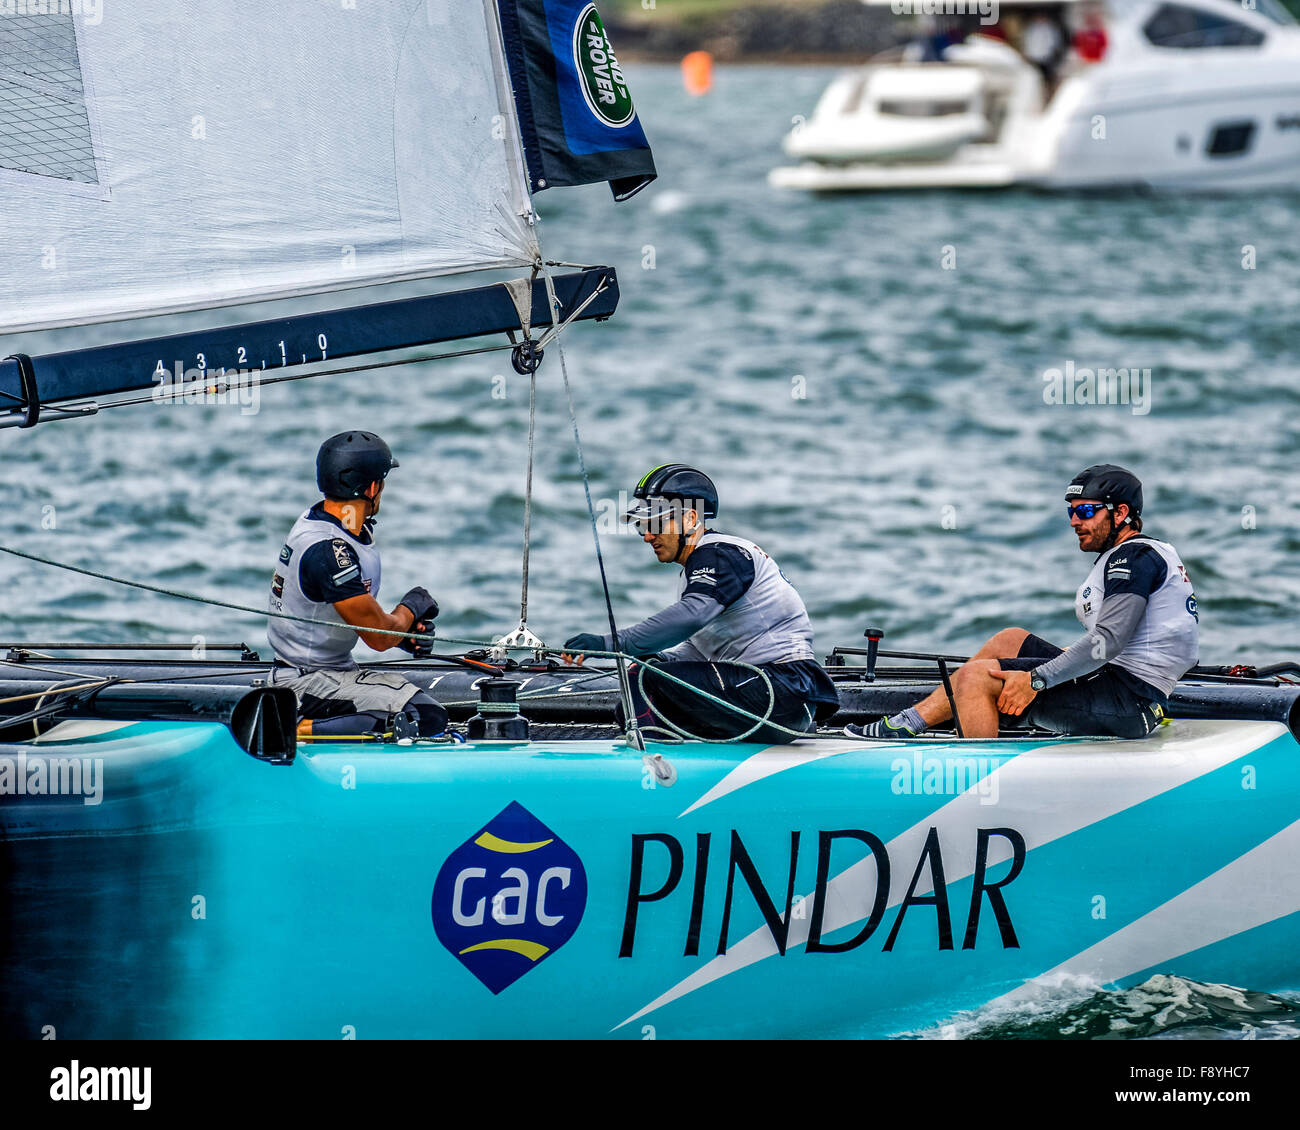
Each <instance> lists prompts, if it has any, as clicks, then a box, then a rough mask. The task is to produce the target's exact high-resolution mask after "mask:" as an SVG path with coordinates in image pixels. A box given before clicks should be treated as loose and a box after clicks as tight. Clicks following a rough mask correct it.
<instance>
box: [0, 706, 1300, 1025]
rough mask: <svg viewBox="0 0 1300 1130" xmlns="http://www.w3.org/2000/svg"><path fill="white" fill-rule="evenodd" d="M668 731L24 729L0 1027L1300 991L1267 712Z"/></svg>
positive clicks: (941, 1009)
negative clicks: (627, 734) (1052, 727)
mask: <svg viewBox="0 0 1300 1130" xmlns="http://www.w3.org/2000/svg"><path fill="white" fill-rule="evenodd" d="M61 738H63V739H65V740H60V739H61ZM654 749H655V751H657V752H659V753H661V754H662V755H663V756H664V757H665V758H667V760H668V761H669V762H670V763H671V766H672V768H673V770H675V773H676V780H675V782H674V783H672V784H671V785H670V786H669V785H666V784H665V783H664V781H663V780H661V779H660V776H659V774H657V773H656V772H654V769H653V766H650V765H648V764H646V763H645V762H643V760H642V757H641V755H640V754H638V753H637V752H635V751H633V750H631V749H629V748H627V747H624V746H621V745H618V744H613V743H609V742H589V743H580V742H578V743H575V742H565V743H559V742H554V743H545V742H534V743H532V744H526V745H516V746H511V745H490V744H479V745H477V746H476V745H473V744H469V745H456V746H434V747H427V746H417V747H412V748H401V747H392V746H386V747H370V748H367V747H365V746H362V745H353V744H348V745H343V746H338V747H334V748H329V749H322V748H321V747H319V746H316V747H313V749H312V750H310V751H309V750H306V749H302V750H300V751H299V753H298V756H297V757H296V759H295V760H294V761H293V762H292V764H287V765H273V764H268V763H266V762H263V761H258V760H256V759H255V758H252V757H250V756H248V754H246V753H244V752H243V750H241V749H240V748H239V747H238V746H236V745H235V744H234V743H233V742H232V741H231V739H230V734H229V731H228V730H227V729H226V728H225V727H223V726H220V725H217V724H204V723H185V724H158V723H154V724H144V723H137V724H113V723H102V722H100V723H94V722H79V723H66V724H65V725H64V726H63V727H62V728H61V729H60V730H56V731H54V732H52V733H51V734H50V735H47V737H46V738H44V739H42V740H41V741H40V742H38V743H27V744H24V745H21V746H8V747H4V748H3V749H0V789H3V790H4V792H5V795H4V797H3V807H2V808H0V813H2V814H3V834H4V840H3V848H2V850H3V858H4V862H5V870H6V872H7V874H6V878H5V883H4V890H5V899H6V903H7V905H6V906H5V908H4V909H5V922H6V930H7V938H6V943H7V944H6V953H5V955H4V960H5V964H6V971H7V972H6V978H5V981H6V984H5V990H4V997H5V1000H4V1004H3V1020H4V1027H5V1029H6V1031H7V1034H9V1035H15V1036H20V1037H30V1038H39V1037H41V1036H42V1035H48V1034H51V1032H52V1033H53V1034H55V1035H57V1036H58V1037H59V1038H75V1037H294V1038H320V1039H338V1038H341V1037H346V1036H349V1035H355V1036H357V1037H358V1038H378V1037H465V1036H477V1037H481V1036H496V1037H520V1038H553V1037H606V1036H608V1037H612V1038H616V1039H644V1038H650V1037H655V1038H660V1039H664V1038H682V1037H736V1036H845V1035H858V1036H871V1037H875V1036H888V1035H894V1034H898V1033H903V1032H911V1031H916V1030H918V1029H924V1028H929V1027H932V1026H934V1025H937V1024H942V1023H943V1022H944V1021H946V1020H947V1019H948V1018H950V1017H952V1016H953V1015H954V1014H956V1013H958V1012H960V1011H962V1010H969V1009H975V1008H979V1007H980V1006H984V1005H986V1004H989V1002H993V1001H995V1000H999V999H1000V1000H1002V1001H1003V1002H1011V1001H1015V1000H1017V999H1019V998H1022V997H1026V996H1030V995H1033V994H1034V993H1035V992H1041V991H1043V988H1044V987H1047V988H1048V989H1049V991H1055V990H1051V987H1052V986H1060V985H1069V984H1070V983H1072V981H1077V982H1078V984H1079V985H1080V986H1088V987H1095V986H1096V985H1098V984H1120V985H1122V984H1127V983H1134V982H1138V981H1141V980H1143V979H1145V978H1146V977H1148V976H1150V975H1151V974H1153V973H1157V972H1172V973H1177V974H1180V975H1182V976H1186V977H1189V978H1193V979H1197V980H1203V981H1216V980H1227V979H1229V978H1230V979H1231V980H1232V981H1233V982H1234V983H1236V984H1246V985H1249V986H1250V987H1251V988H1254V989H1268V990H1273V991H1280V990H1286V989H1295V988H1300V972H1298V969H1297V967H1298V966H1300V962H1298V961H1297V959H1296V957H1295V954H1296V953H1297V952H1298V951H1300V820H1298V819H1297V817H1298V812H1297V802H1296V797H1297V796H1300V758H1297V756H1296V755H1297V747H1296V742H1295V739H1294V738H1293V737H1292V735H1291V733H1290V732H1289V731H1288V730H1287V728H1286V727H1285V726H1283V725H1281V724H1279V723H1272V722H1241V721H1237V722H1214V721H1178V722H1176V723H1174V724H1172V725H1168V726H1166V727H1165V728H1164V729H1163V730H1162V731H1161V732H1160V733H1159V734H1158V735H1157V736H1155V737H1153V738H1151V739H1149V740H1147V741H1145V742H1141V743H1127V742H1117V741H1092V740H1073V741H1071V740H1047V741H1027V740H1015V741H1008V740H1000V741H995V742H978V741H966V742H958V741H954V740H947V741H943V740H936V741H914V742H910V743H891V744H885V743H878V744H876V743H873V744H863V743H856V742H849V741H842V742H841V741H836V740H820V741H816V742H805V743H799V744H798V745H796V746H779V747H760V746H725V745H680V746H673V745H663V746H657V747H654ZM74 759H75V761H76V763H77V769H76V771H75V772H74V769H73V761H74ZM6 765H7V766H8V767H9V768H8V770H7V772H8V774H9V775H8V776H7V777H5V776H3V774H4V773H5V772H6V769H5V766H6ZM74 778H77V779H74ZM20 779H21V781H22V788H23V790H24V791H23V792H22V793H21V794H18V793H17V792H16V789H17V787H18V781H19V780H20ZM78 780H79V785H78ZM56 781H57V782H59V787H61V788H62V789H63V794H62V795H49V794H50V793H51V792H52V790H53V789H54V782H56ZM6 782H7V784H6ZM74 787H79V788H80V795H77V794H76V793H75V792H73V789H74ZM97 789H98V795H96V790H97ZM69 794H71V795H69Z"/></svg>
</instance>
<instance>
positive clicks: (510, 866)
mask: <svg viewBox="0 0 1300 1130" xmlns="http://www.w3.org/2000/svg"><path fill="white" fill-rule="evenodd" d="M586 906H587V873H586V871H585V870H584V869H583V866H582V861H581V860H580V859H579V858H578V856H577V854H576V853H575V852H574V850H573V849H572V848H571V847H569V845H568V844H566V843H565V842H564V841H563V840H561V839H560V838H559V837H558V836H557V835H556V834H555V833H554V832H552V831H551V830H550V829H549V828H547V827H546V825H545V824H543V823H542V822H541V821H540V820H538V819H537V818H536V817H535V816H534V815H533V814H532V813H531V812H529V811H528V810H527V809H526V808H524V807H523V805H521V804H518V803H515V802H511V803H510V804H509V805H507V806H506V807H505V808H504V809H502V810H501V811H500V812H499V813H498V814H497V815H496V816H495V817H494V818H493V819H492V820H490V821H489V822H488V823H487V825H486V826H484V827H483V828H481V829H480V830H479V831H478V832H476V833H475V834H474V835H473V836H471V837H470V838H469V839H468V840H466V841H465V842H464V843H463V844H461V846H460V847H458V848H457V849H456V850H455V851H454V852H452V853H451V855H449V856H448V857H447V861H446V862H445V863H444V864H443V865H442V869H441V870H440V871H439V872H438V878H437V881H436V882H435V883H434V885H433V928H434V930H435V931H436V932H437V935H438V940H439V941H440V942H442V944H443V945H444V946H446V947H447V949H448V950H449V951H450V952H451V953H452V954H453V955H454V956H455V957H456V958H457V959H458V960H459V961H460V963H461V964H462V965H464V966H465V968H466V969H468V970H469V971H470V972H471V973H472V974H474V976H475V977H477V978H478V979H479V980H480V981H482V982H483V984H484V985H486V986H487V987H488V988H489V989H490V990H491V991H492V992H493V993H499V992H501V991H502V990H503V989H505V988H508V987H509V986H510V985H513V984H514V983H515V982H516V981H517V980H519V978H520V977H522V976H523V975H524V974H525V973H527V972H529V970H531V969H535V968H536V967H537V965H538V964H540V963H541V962H542V961H543V960H545V959H546V958H548V957H550V956H551V954H553V953H554V952H555V951H556V950H558V949H559V948H560V947H561V946H562V945H564V943H565V942H567V941H568V940H569V939H570V938H571V937H573V933H574V931H575V930H577V928H578V923H579V922H581V921H582V913H583V911H584V910H585V909H586Z"/></svg>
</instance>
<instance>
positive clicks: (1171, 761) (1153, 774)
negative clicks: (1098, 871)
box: [614, 722, 1287, 1030]
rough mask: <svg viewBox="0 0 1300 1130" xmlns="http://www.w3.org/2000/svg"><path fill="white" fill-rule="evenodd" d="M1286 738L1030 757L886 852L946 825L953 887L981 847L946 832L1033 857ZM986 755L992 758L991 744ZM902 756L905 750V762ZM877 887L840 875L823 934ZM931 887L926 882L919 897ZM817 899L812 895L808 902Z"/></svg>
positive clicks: (1234, 726)
mask: <svg viewBox="0 0 1300 1130" xmlns="http://www.w3.org/2000/svg"><path fill="white" fill-rule="evenodd" d="M1286 733H1287V729H1286V727H1285V726H1283V725H1282V724H1281V723H1277V722H1252V723H1243V722H1230V723H1223V722H1181V723H1176V724H1175V725H1173V726H1170V727H1167V728H1166V729H1165V730H1164V731H1162V732H1161V733H1160V734H1158V735H1156V736H1153V737H1151V738H1148V739H1146V741H1145V742H1144V743H1142V745H1141V747H1140V748H1138V749H1135V748H1134V743H1129V742H1108V741H1100V742H1079V743H1072V744H1070V745H1068V746H1062V745H1055V746H1043V747H1037V748H1034V749H1030V750H1026V751H1024V752H1023V753H1020V754H1018V755H1016V756H1015V757H1014V758H1013V759H1012V760H1010V761H1008V762H1006V763H1005V764H1003V765H1002V766H1001V768H998V769H996V770H995V771H994V772H993V773H991V774H989V776H988V778H986V780H985V781H981V782H980V783H979V785H977V786H976V787H975V788H971V789H967V790H966V791H965V792H964V793H962V794H961V795H960V796H957V797H954V798H953V799H952V800H951V801H949V802H948V803H947V804H945V805H943V806H942V807H941V808H940V809H938V811H936V812H934V813H932V814H931V815H929V816H927V817H926V818H925V819H924V820H922V821H920V822H918V823H916V824H914V825H912V827H910V828H908V829H907V830H906V831H905V832H902V833H900V834H899V835H897V836H895V837H894V838H893V839H892V840H890V841H889V842H888V843H887V844H886V848H887V850H888V852H889V856H890V858H891V859H893V858H896V857H897V858H902V859H907V860H909V861H910V860H914V859H918V858H919V857H920V854H921V848H922V846H923V845H924V843H925V839H926V836H927V835H928V834H929V830H930V828H931V827H935V828H938V829H939V835H940V839H941V841H942V844H943V853H944V870H945V878H946V879H947V881H949V882H953V881H955V880H959V879H964V878H965V877H966V876H968V875H970V874H971V873H972V872H973V871H974V869H975V844H974V843H973V842H970V841H971V840H972V839H973V837H970V836H968V835H965V834H963V835H961V836H960V837H957V838H954V837H951V836H948V837H945V836H944V832H945V830H947V829H949V828H952V827H953V826H954V825H955V826H959V827H961V828H962V829H963V832H964V831H965V830H967V829H968V828H969V827H970V826H971V821H972V820H973V819H975V818H977V817H978V818H980V819H979V821H978V823H979V824H981V825H982V826H997V825H1006V826H1010V827H1014V828H1015V829H1016V830H1017V831H1018V832H1020V834H1021V835H1022V836H1024V839H1025V849H1026V851H1032V850H1033V849H1034V848H1036V847H1041V846H1043V845H1044V844H1048V843H1051V842H1052V841H1053V840H1057V839H1060V838H1061V837H1063V836H1068V835H1070V834H1071V833H1073V832H1076V831H1078V830H1079V829H1080V828H1085V827H1088V826H1089V825H1091V824H1095V823H1098V822H1100V821H1102V820H1106V819H1109V818H1110V817H1111V816H1114V815H1116V814H1117V813H1120V812H1123V811H1124V810H1126V809H1128V808H1132V807H1133V806H1135V805H1138V804H1142V803H1143V802H1145V801H1148V800H1150V799H1151V798H1152V797H1156V796H1159V795H1160V794H1161V793H1165V792H1168V791H1170V790H1171V789H1176V788H1178V787H1179V786H1181V785H1184V784H1186V783H1187V782H1189V781H1192V780H1195V779H1196V778H1197V777H1201V776H1204V775H1205V774H1206V773H1211V772H1213V771H1214V770H1216V769H1219V768H1221V767H1222V766H1224V765H1227V764H1229V763H1230V762H1232V761H1235V760H1237V759H1238V758H1241V757H1244V756H1246V755H1247V754H1249V753H1251V752H1253V751H1254V750H1256V749H1258V748H1260V747H1261V746H1263V745H1266V744H1267V743H1268V742H1270V741H1272V740H1274V739H1275V738H1278V737H1281V736H1283V735H1285V734H1286ZM912 748H915V747H912ZM968 748H969V747H968ZM982 748H983V749H984V750H985V751H987V749H988V748H989V747H988V746H984V747H982ZM902 752H903V747H900V755H901V753H902ZM925 752H926V753H927V754H928V755H929V756H944V755H945V754H946V755H948V756H966V755H967V754H966V751H964V750H963V749H962V746H961V744H960V743H954V744H949V745H944V746H941V747H937V748H934V749H931V750H927V751H925ZM972 752H973V751H972ZM1066 759H1068V760H1069V762H1070V766H1069V771H1068V772H1067V771H1065V767H1064V765H1063V762H1064V761H1065V760H1066ZM989 782H996V785H997V790H998V794H1000V795H999V796H998V801H997V805H996V807H995V808H994V807H990V805H989V802H988V794H987V793H986V792H984V790H985V789H986V788H988V787H989V784H988V783H989ZM990 849H991V850H990V852H989V860H988V862H989V864H990V865H992V864H995V863H998V862H1000V861H1001V860H1005V859H1008V858H1009V857H1010V846H1009V845H1008V844H1007V842H1006V841H1005V839H1003V838H1001V837H999V838H997V839H995V840H994V841H993V842H992V843H991V844H990ZM909 877H910V876H909ZM875 884H876V862H875V857H874V856H871V855H868V856H867V857H866V858H865V859H863V860H860V861H859V862H857V863H855V864H853V865H852V866H850V867H848V868H846V869H845V870H844V871H841V872H840V873H839V874H838V875H836V876H835V877H834V878H832V879H831V880H830V881H829V882H828V883H827V884H826V893H825V908H826V909H825V916H824V920H823V933H824V934H830V933H831V932H832V931H834V930H838V929H841V928H843V927H845V926H850V925H853V924H854V923H857V922H862V921H864V920H865V918H866V914H865V913H864V911H865V910H866V909H867V908H869V907H870V905H871V901H872V897H871V893H872V892H874V890H875ZM929 889H930V886H929V885H928V884H926V883H924V881H923V882H922V883H920V884H918V885H917V891H916V893H917V894H924V893H926V892H927V891H928V890H929ZM905 894H906V884H905V882H904V883H899V884H896V885H894V887H893V889H892V890H891V892H890V899H889V904H888V905H889V906H890V907H893V906H896V905H898V904H899V903H901V902H902V901H903V898H904V896H905ZM812 895H813V892H808V893H806V894H805V895H804V898H805V899H811V898H812ZM809 924H810V919H808V918H796V919H794V920H792V921H791V923H790V932H789V940H788V943H787V948H795V947H797V946H799V945H802V944H804V943H805V942H807V940H808V928H809ZM775 953H777V948H776V942H775V941H774V940H773V938H772V935H771V933H770V932H769V931H768V929H767V927H766V926H760V927H759V928H758V929H756V930H755V931H754V932H753V933H752V934H750V935H749V936H748V937H745V938H743V939H741V940H740V941H739V942H736V943H735V944H734V945H732V946H731V947H730V948H729V949H728V950H727V952H726V953H725V954H723V955H721V956H719V957H715V958H714V959H713V960H712V961H710V962H708V964H706V965H703V966H701V967H700V968H699V969H697V970H695V972H694V973H691V974H690V975H689V976H687V977H685V978H683V979H682V980H681V981H679V982H678V983H677V984H676V985H674V986H673V987H672V988H671V989H669V990H668V991H667V992H665V993H663V994H662V995H661V996H659V997H656V998H655V999H654V1000H653V1001H651V1002H650V1003H649V1004H648V1005H646V1006H645V1007H644V1008H643V1009H641V1010H640V1011H639V1012H636V1013H634V1014H633V1015H632V1016H629V1017H628V1018H627V1019H626V1020H624V1021H623V1022H622V1023H620V1024H618V1025H616V1026H615V1029H614V1030H617V1029H618V1028H621V1027H623V1025H625V1024H630V1023H631V1022H632V1021H634V1020H639V1019H640V1018H641V1017H643V1016H645V1015H646V1014H648V1013H650V1012H653V1011H654V1010H655V1009H658V1008H662V1007H663V1006H664V1005H666V1004H670V1003H671V1002H673V1001H675V1000H678V999H680V998H681V997H684V996H686V995H688V994H689V993H692V992H694V991H695V990H697V989H701V988H703V987H704V986H706V985H709V984H711V983H712V982H714V981H717V980H720V979H721V978H723V977H726V976H727V975H728V974H730V973H735V972H737V971H738V970H741V969H744V968H746V967H747V966H749V965H752V964H754V963H755V962H756V961H761V960H763V959H764V958H766V957H771V956H772V955H774V954H775Z"/></svg>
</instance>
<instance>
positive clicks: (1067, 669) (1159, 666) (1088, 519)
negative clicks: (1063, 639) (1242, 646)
mask: <svg viewBox="0 0 1300 1130" xmlns="http://www.w3.org/2000/svg"><path fill="white" fill-rule="evenodd" d="M1065 501H1066V509H1067V511H1068V513H1069V518H1070V527H1071V528H1072V529H1073V531H1074V533H1075V535H1076V536H1077V537H1078V539H1079V548H1080V549H1081V550H1082V551H1083V552H1084V553H1095V554H1097V555H1098V556H1097V559H1096V561H1095V562H1094V563H1093V566H1092V570H1091V571H1090V572H1089V574H1088V576H1087V579H1086V580H1085V581H1084V582H1083V584H1082V585H1080V586H1079V591H1078V594H1077V596H1076V597H1075V609H1074V610H1075V615H1076V616H1078V618H1079V621H1080V623H1082V624H1083V627H1084V634H1083V635H1082V636H1081V637H1080V638H1079V639H1078V640H1076V641H1075V642H1074V643H1073V644H1071V645H1070V646H1069V647H1068V648H1066V649H1065V650H1064V651H1062V650H1061V649H1060V648H1058V647H1054V646H1053V645H1052V644H1050V643H1048V642H1047V641H1046V640H1043V639H1040V638H1039V637H1038V636H1035V635H1032V634H1031V633H1029V632H1027V631H1026V630H1025V629H1024V628H1004V629H1003V630H1002V631H1000V632H998V633H997V635H995V636H993V637H992V638H991V639H990V640H989V641H988V642H987V643H986V644H985V645H984V646H983V647H982V648H980V650H979V651H978V652H976V653H975V655H974V656H973V657H972V658H971V660H970V661H969V662H968V663H966V664H965V665H964V666H963V667H962V668H961V669H960V670H958V672H957V674H956V676H955V678H954V680H953V697H954V698H955V699H956V702H957V711H958V713H959V714H960V716H961V723H962V731H963V733H964V734H965V736H966V737H968V738H991V737H996V736H997V733H998V728H999V725H1001V726H1002V727H1003V728H1005V729H1024V728H1028V727H1029V726H1035V727H1039V728H1041V729H1045V730H1051V731H1054V732H1056V733H1063V734H1107V735H1113V736H1115V737H1121V738H1142V737H1146V736H1147V735H1148V734H1150V733H1151V732H1152V730H1154V729H1155V728H1156V726H1157V725H1159V723H1160V720H1161V718H1163V717H1164V711H1165V709H1166V707H1167V706H1168V703H1169V695H1170V694H1171V693H1173V689H1174V686H1175V684H1176V683H1177V682H1178V680H1179V679H1180V678H1182V677H1183V675H1185V674H1186V673H1187V672H1188V671H1189V670H1191V668H1192V667H1194V666H1195V665H1196V661H1197V657H1198V646H1197V610H1196V594H1195V592H1194V591H1193V590H1192V582H1191V579H1190V578H1189V577H1188V575H1187V570H1186V568H1184V566H1183V563H1182V561H1181V560H1180V559H1179V557H1178V551H1177V550H1176V549H1174V547H1173V546H1172V545H1169V544H1168V543H1167V542H1163V541H1157V540H1156V539H1155V538H1152V537H1149V536H1147V535H1146V534H1144V533H1142V517H1141V515H1142V484H1141V483H1140V482H1139V481H1138V479H1137V477H1136V476H1135V475H1133V474H1132V473H1131V472H1129V471H1126V470H1124V468H1122V467H1116V466H1114V465H1113V464H1110V463H1102V464H1099V465H1097V466H1095V467H1089V468H1088V469H1087V470H1086V471H1083V472H1082V473H1081V474H1079V475H1077V476H1076V477H1075V479H1074V481H1073V482H1071V483H1070V485H1069V486H1068V487H1067V488H1066V492H1065ZM951 717H952V709H951V707H950V705H949V703H948V697H947V694H946V693H945V691H943V690H942V689H939V690H936V691H935V692H934V693H933V694H931V695H930V696H929V697H928V698H927V699H925V700H924V701H922V702H920V703H918V704H917V705H916V706H914V707H912V708H910V709H908V710H905V711H903V712H902V713H900V714H896V715H894V716H892V717H890V718H884V719H881V720H880V721H878V722H874V723H872V724H871V725H869V726H849V727H848V728H847V729H846V730H845V733H846V734H848V735H849V736H851V737H855V738H882V737H894V738H898V737H909V736H912V735H915V734H919V733H921V732H922V731H923V730H925V729H927V728H928V727H930V726H934V725H936V724H938V723H939V722H946V721H947V720H948V719H950V718H951Z"/></svg>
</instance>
